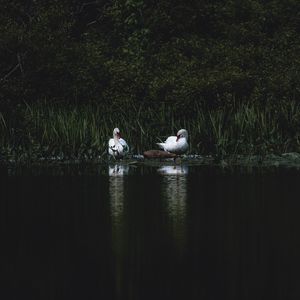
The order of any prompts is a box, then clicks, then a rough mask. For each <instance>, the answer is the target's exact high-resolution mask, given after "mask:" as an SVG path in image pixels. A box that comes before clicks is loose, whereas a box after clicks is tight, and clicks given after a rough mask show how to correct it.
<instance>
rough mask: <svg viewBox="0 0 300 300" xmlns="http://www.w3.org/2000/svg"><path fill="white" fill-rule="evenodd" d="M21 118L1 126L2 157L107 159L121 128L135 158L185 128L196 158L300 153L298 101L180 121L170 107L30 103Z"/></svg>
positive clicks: (221, 111) (197, 114) (196, 111)
mask: <svg viewBox="0 0 300 300" xmlns="http://www.w3.org/2000/svg"><path fill="white" fill-rule="evenodd" d="M18 116H19V119H18V121H16V122H19V124H22V127H17V126H16V124H14V123H9V121H6V120H5V119H4V118H3V117H1V126H0V129H1V144H2V145H3V146H2V153H3V154H4V155H5V156H6V157H12V158H15V159H22V158H23V159H37V158H50V157H60V158H63V159H96V158H99V156H101V157H104V154H106V151H107V142H108V139H109V137H111V136H112V130H113V128H114V127H115V126H118V127H120V128H121V132H122V134H123V136H124V138H125V139H126V140H127V141H128V143H129V144H130V146H131V152H132V153H134V154H139V153H142V152H143V151H144V150H147V149H153V148H156V145H155V143H156V142H158V141H159V139H160V138H161V139H164V138H165V137H166V136H168V135H170V134H174V133H176V131H177V130H178V129H179V128H186V129H187V130H188V131H189V134H190V145H191V147H190V151H189V152H190V153H192V154H193V153H194V154H195V153H198V154H199V153H201V154H203V155H209V154H211V155H214V156H216V157H217V158H225V157H228V156H233V155H237V154H244V155H252V154H260V155H265V154H270V153H274V154H281V153H284V152H292V151H300V139H299V138H300V107H299V105H298V104H296V103H294V102H292V103H290V102H288V103H285V102H282V103H281V105H280V106H278V107H275V108H274V107H273V108H272V107H265V108H263V107H259V106H256V105H253V104H251V103H246V104H242V105H241V104H237V105H235V106H232V107H231V108H230V109H226V110H225V109H219V110H215V109H214V110H209V111H207V110H205V111H204V110H202V109H201V108H196V109H194V111H193V114H192V115H191V116H190V117H189V118H185V117H181V118H179V117H178V115H177V112H176V110H174V109H171V108H170V107H168V108H166V107H163V106H162V107H160V109H159V110H152V109H150V108H145V107H142V106H140V107H138V108H136V107H134V106H127V107H123V109H122V110H120V109H119V110H114V109H113V110H107V109H106V108H105V107H101V106H99V105H98V106H97V105H87V106H81V107H75V108H69V107H62V106H60V105H52V106H51V107H50V106H48V105H35V106H29V105H26V107H23V106H22V107H21V109H20V111H19V112H18ZM20 120H21V121H20ZM23 125H25V126H23Z"/></svg>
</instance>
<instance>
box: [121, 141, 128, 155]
mask: <svg viewBox="0 0 300 300" xmlns="http://www.w3.org/2000/svg"><path fill="white" fill-rule="evenodd" d="M119 143H120V144H121V145H122V146H123V151H124V153H127V152H129V146H128V145H127V143H126V141H125V140H124V139H122V138H120V139H119Z"/></svg>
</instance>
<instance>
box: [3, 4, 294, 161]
mask: <svg viewBox="0 0 300 300" xmlns="http://www.w3.org/2000/svg"><path fill="white" fill-rule="evenodd" d="M0 8H1V9H0V37H1V38H0V54H1V60H0V130H1V136H0V141H1V145H0V148H1V152H2V157H3V156H4V157H9V156H14V157H31V158H35V157H49V156H58V155H59V156H63V157H79V158H85V157H91V158H92V157H97V156H99V155H101V154H102V153H103V152H105V147H106V142H107V139H108V137H110V136H111V132H112V129H113V128H114V127H115V126H119V127H120V128H121V129H122V131H123V133H124V137H126V138H127V140H128V141H129V143H130V144H131V145H132V146H134V149H133V152H134V153H141V152H142V151H143V150H144V149H149V148H153V147H154V145H155V142H156V141H157V140H158V138H159V137H160V138H164V137H165V136H167V135H169V134H171V133H174V132H176V130H177V129H178V128H182V127H184V128H186V129H187V130H188V131H189V133H190V136H191V140H190V142H191V149H190V151H191V153H200V154H213V155H216V156H217V157H223V156H226V155H234V154H237V153H244V154H245V153H247V154H252V153H260V154H264V153H272V152H274V153H282V152H286V151H299V142H298V138H299V134H300V129H299V124H300V123H299V104H298V103H299V99H300V95H299V94H300V85H299V83H300V72H299V70H300V59H299V49H300V36H299V30H300V17H299V11H300V2H299V1H298V0H287V1H281V0H268V1H259V0H242V1H236V0H230V1H220V0H212V1H204V0H200V1H199V0H197V1H196V0H191V1H182V0H176V1H171V0H162V1H152V0H150V1H144V0H112V1H100V0H96V1H86V2H84V1H82V0H59V1H58V0H55V1H51V2H49V3H48V2H47V1H35V0H29V1H25V2H20V1H17V0H12V1H6V0H0Z"/></svg>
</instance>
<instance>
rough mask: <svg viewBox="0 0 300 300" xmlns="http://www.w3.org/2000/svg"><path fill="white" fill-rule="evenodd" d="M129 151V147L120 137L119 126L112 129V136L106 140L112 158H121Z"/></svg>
mask: <svg viewBox="0 0 300 300" xmlns="http://www.w3.org/2000/svg"><path fill="white" fill-rule="evenodd" d="M128 152H129V147H128V145H127V143H126V141H125V140H124V139H122V138H121V134H120V130H119V128H115V129H114V131H113V138H112V139H110V140H109V141H108V153H109V155H111V156H113V157H114V158H123V157H124V156H125V155H126V154H128Z"/></svg>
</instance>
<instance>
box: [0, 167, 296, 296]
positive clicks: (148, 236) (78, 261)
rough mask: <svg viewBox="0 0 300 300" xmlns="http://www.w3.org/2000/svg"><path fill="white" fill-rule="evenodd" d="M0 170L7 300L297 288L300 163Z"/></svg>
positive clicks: (1, 290)
mask: <svg viewBox="0 0 300 300" xmlns="http://www.w3.org/2000/svg"><path fill="white" fill-rule="evenodd" d="M95 168H96V167H94V171H93V172H86V169H83V170H82V169H80V168H79V169H76V170H75V171H74V170H70V169H68V168H66V167H64V168H61V169H60V170H59V171H57V172H56V171H53V170H52V171H49V170H45V169H42V170H41V169H39V170H35V171H33V170H31V169H27V170H23V171H19V172H14V171H12V170H9V169H8V168H7V167H3V168H2V169H1V201H0V214H1V216H0V217H1V218H0V222H1V223H0V224H1V225H0V226H1V250H0V254H1V256H0V270H1V271H0V275H1V278H0V279H1V283H0V298H1V299H24V298H25V299H112V300H114V299H141V300H144V299H151V300H153V299H172V300H174V299H216V300H219V299H230V300H232V299H237V300H240V299H256V300H257V299H266V298H267V297H268V298H270V299H281V300H282V299H299V298H300V271H299V270H300V269H299V267H300V218H299V214H300V197H299V195H300V172H299V171H297V170H294V169H284V168H282V169H278V168H277V169H253V170H251V171H249V170H243V169H234V170H227V171H226V170H222V169H218V168H213V167H208V166H197V167H195V166H194V167H193V166H187V165H183V166H176V167H174V166H170V165H169V166H167V165H166V166H163V165H162V166H159V167H146V166H144V167H139V166H138V167H136V166H130V165H111V166H98V167H97V168H99V171H98V172H95Z"/></svg>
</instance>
